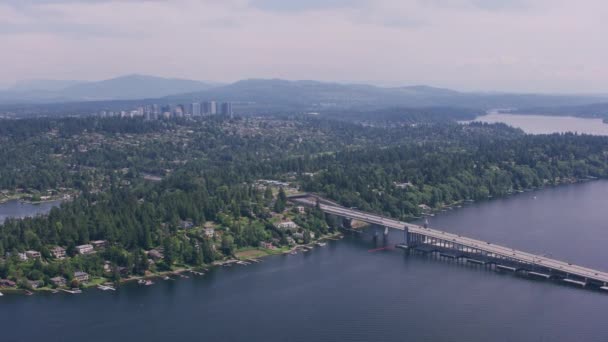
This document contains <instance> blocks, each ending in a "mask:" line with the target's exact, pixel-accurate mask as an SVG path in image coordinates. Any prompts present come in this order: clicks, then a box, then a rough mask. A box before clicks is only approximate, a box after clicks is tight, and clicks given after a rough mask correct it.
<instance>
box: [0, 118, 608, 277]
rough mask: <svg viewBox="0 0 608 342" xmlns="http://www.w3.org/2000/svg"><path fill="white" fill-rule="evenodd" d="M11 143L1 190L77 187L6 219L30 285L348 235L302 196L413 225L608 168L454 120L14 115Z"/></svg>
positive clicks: (15, 267) (13, 273)
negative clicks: (298, 202) (445, 211)
mask: <svg viewBox="0 0 608 342" xmlns="http://www.w3.org/2000/svg"><path fill="white" fill-rule="evenodd" d="M0 146H1V147H0V160H1V161H2V163H0V190H2V196H4V197H6V198H23V199H30V200H31V199H38V198H40V197H41V196H49V195H61V194H66V193H69V194H70V197H69V198H70V199H69V200H66V201H65V202H64V203H63V204H62V205H61V206H60V207H58V208H54V209H53V210H51V212H50V213H49V214H48V215H45V216H40V217H33V218H26V219H8V220H7V221H6V222H4V223H3V224H2V225H1V226H0V256H1V259H0V279H2V281H3V284H5V285H10V286H12V285H15V286H20V287H23V288H35V287H39V288H50V287H57V286H59V287H61V286H78V285H81V283H83V282H87V283H95V282H103V281H107V280H112V281H120V280H121V279H125V278H130V277H133V276H145V275H151V274H157V273H159V272H171V271H174V270H176V269H184V268H203V267H206V266H208V265H211V264H213V263H214V262H218V261H223V260H226V259H231V258H235V257H236V258H238V257H253V256H259V255H263V254H269V253H277V252H283V251H286V250H289V249H290V248H293V247H294V246H297V245H301V244H308V243H310V242H312V241H314V240H315V239H318V238H320V237H322V236H325V235H327V234H329V233H332V232H335V231H336V230H337V229H339V228H340V222H338V221H337V220H335V219H333V218H331V217H326V216H325V215H324V214H323V213H321V212H320V211H318V210H316V209H314V208H309V209H305V208H301V207H296V206H293V205H292V204H290V203H289V201H288V195H289V194H295V193H299V192H315V193H318V194H321V195H323V196H326V197H328V198H331V199H333V200H336V201H338V202H339V203H341V204H343V205H345V206H356V207H358V208H360V209H362V210H370V211H374V212H378V213H383V214H388V215H391V216H393V217H396V218H400V219H412V218H415V217H419V216H420V215H422V214H424V213H425V212H428V211H429V210H433V209H437V208H442V207H444V206H448V205H453V204H456V203H460V202H463V201H473V200H486V199H488V198H492V197H498V196H505V195H508V194H511V193H515V192H518V191H523V190H526V189H532V188H538V187H544V186H551V185H555V184H560V183H564V182H574V181H578V180H586V179H594V178H605V177H608V138H607V137H597V136H586V135H574V134H553V135H538V136H532V135H525V134H524V133H523V132H522V131H520V130H517V129H513V128H510V127H508V126H506V125H502V124H494V125H488V124H481V123H471V124H468V125H461V124H457V123H455V122H453V121H448V120H445V119H444V118H442V117H441V115H433V116H431V119H426V120H416V119H415V117H414V118H411V117H410V118H407V119H406V120H404V119H403V118H401V117H399V116H395V115H393V114H390V115H383V116H382V121H377V122H374V123H370V120H366V121H365V122H364V124H362V123H361V122H349V121H346V120H337V119H326V118H321V117H317V116H308V115H305V116H292V117H286V116H284V117H238V118H233V119H230V118H220V117H208V118H198V119H195V120H193V119H186V118H184V119H179V120H159V121H146V120H143V119H139V118H138V119H127V118H97V117H89V118H36V119H23V120H3V121H2V122H1V124H0ZM84 274H86V277H85V276H84ZM0 285H2V284H0Z"/></svg>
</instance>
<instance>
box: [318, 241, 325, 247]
mask: <svg viewBox="0 0 608 342" xmlns="http://www.w3.org/2000/svg"><path fill="white" fill-rule="evenodd" d="M325 245H327V243H326V242H317V246H319V247H323V246H325Z"/></svg>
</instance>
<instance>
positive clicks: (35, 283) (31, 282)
mask: <svg viewBox="0 0 608 342" xmlns="http://www.w3.org/2000/svg"><path fill="white" fill-rule="evenodd" d="M27 284H28V285H29V286H30V287H31V288H33V289H37V288H39V287H40V286H42V285H43V284H44V283H43V282H42V281H41V280H28V281H27Z"/></svg>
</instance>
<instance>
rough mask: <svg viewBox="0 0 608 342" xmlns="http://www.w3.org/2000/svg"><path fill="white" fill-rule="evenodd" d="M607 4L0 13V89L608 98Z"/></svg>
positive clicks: (165, 5)
mask: <svg viewBox="0 0 608 342" xmlns="http://www.w3.org/2000/svg"><path fill="white" fill-rule="evenodd" d="M607 42H608V1H606V0H577V1H573V0H504V1H501V0H166V1H165V0H114V1H110V0H1V1H0V46H1V47H2V51H1V53H0V63H1V65H2V67H1V68H0V83H3V84H9V83H12V82H14V81H16V80H19V79H39V78H45V79H85V80H94V79H105V78H111V77H114V76H118V75H122V74H131V73H142V74H153V75H159V76H170V77H182V78H191V79H200V80H212V81H222V82H228V81H235V80H238V79H244V78H285V79H316V80H326V81H340V82H346V81H348V82H373V83H377V84H387V85H411V84H427V85H434V86H442V87H451V88H456V89H461V90H488V91H491V90H502V91H526V92H604V93H608V62H607V61H608V43H607Z"/></svg>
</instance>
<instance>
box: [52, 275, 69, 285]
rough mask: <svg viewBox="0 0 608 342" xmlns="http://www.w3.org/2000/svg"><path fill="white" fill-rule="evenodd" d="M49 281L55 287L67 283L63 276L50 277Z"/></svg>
mask: <svg viewBox="0 0 608 342" xmlns="http://www.w3.org/2000/svg"><path fill="white" fill-rule="evenodd" d="M51 283H53V285H55V286H57V287H63V286H65V285H66V284H67V281H66V279H65V278H64V277H54V278H51Z"/></svg>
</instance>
